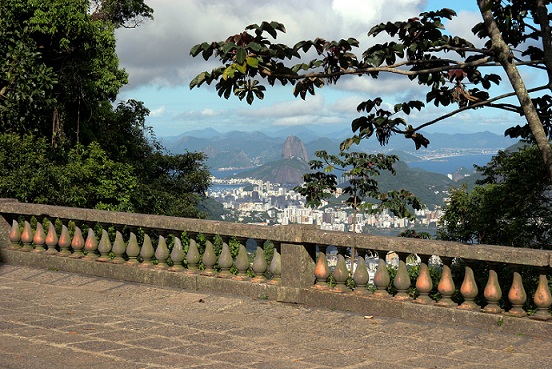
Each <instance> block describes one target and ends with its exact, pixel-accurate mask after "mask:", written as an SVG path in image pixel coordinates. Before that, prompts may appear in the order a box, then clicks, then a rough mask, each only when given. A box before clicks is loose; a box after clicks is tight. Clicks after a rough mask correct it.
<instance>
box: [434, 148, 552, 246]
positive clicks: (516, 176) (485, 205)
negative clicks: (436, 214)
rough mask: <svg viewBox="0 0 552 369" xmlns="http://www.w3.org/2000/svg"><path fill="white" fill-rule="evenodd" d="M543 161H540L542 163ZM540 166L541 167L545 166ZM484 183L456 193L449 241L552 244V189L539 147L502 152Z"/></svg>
mask: <svg viewBox="0 0 552 369" xmlns="http://www.w3.org/2000/svg"><path fill="white" fill-rule="evenodd" d="M536 163H537V164H536ZM539 164H540V165H539ZM477 170H478V171H479V172H480V173H481V175H482V176H483V179H482V180H480V181H478V186H476V187H475V189H474V190H472V191H471V192H468V191H467V189H466V187H461V188H458V189H455V190H454V191H452V192H451V196H450V202H449V204H448V206H447V207H446V209H445V215H444V216H443V217H442V219H441V224H440V229H439V232H438V235H439V237H440V238H443V239H446V240H455V241H461V242H474V243H485V244H493V245H506V246H516V247H531V248H544V249H550V248H552V234H551V233H550V227H551V225H552V198H551V197H550V193H551V192H550V191H551V190H552V188H551V186H550V183H549V181H548V177H547V173H546V170H545V167H544V163H543V162H542V157H541V156H540V153H539V150H538V148H537V147H536V146H527V147H524V148H522V149H520V150H519V151H501V152H499V154H498V155H497V156H495V157H494V158H493V159H492V160H491V162H490V163H489V164H487V165H485V166H483V167H478V168H477Z"/></svg>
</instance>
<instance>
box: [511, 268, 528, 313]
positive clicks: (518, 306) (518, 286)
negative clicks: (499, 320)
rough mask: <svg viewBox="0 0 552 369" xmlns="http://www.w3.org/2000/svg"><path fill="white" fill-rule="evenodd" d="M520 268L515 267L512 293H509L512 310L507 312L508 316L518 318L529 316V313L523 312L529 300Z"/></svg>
mask: <svg viewBox="0 0 552 369" xmlns="http://www.w3.org/2000/svg"><path fill="white" fill-rule="evenodd" d="M519 269H520V267H519V266H514V278H513V281H512V286H511V287H510V291H508V300H510V302H511V303H512V308H511V309H510V310H509V311H508V312H507V314H508V315H511V316H515V317H518V318H521V317H524V316H527V312H525V310H523V304H524V303H525V301H526V300H527V294H526V293H525V288H523V280H522V278H521V274H520V273H519Z"/></svg>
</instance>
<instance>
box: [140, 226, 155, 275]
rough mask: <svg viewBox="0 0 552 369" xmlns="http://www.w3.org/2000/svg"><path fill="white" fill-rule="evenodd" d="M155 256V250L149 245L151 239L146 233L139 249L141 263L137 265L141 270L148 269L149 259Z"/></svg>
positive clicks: (149, 265) (150, 264)
mask: <svg viewBox="0 0 552 369" xmlns="http://www.w3.org/2000/svg"><path fill="white" fill-rule="evenodd" d="M153 255H155V250H154V248H153V245H152V244H151V238H150V236H149V235H148V234H147V233H144V242H143V243H142V248H141V249H140V257H141V258H142V263H141V264H140V265H139V266H140V267H142V268H149V267H151V266H152V263H151V258H152V257H153Z"/></svg>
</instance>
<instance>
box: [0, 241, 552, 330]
mask: <svg viewBox="0 0 552 369" xmlns="http://www.w3.org/2000/svg"><path fill="white" fill-rule="evenodd" d="M289 246H290V247H292V245H289ZM284 247H285V246H284ZM296 250H299V253H300V255H297V254H294V255H295V256H296V257H294V258H293V260H300V259H301V260H302V261H301V262H300V263H299V264H298V267H297V268H293V269H290V270H297V273H299V274H298V275H297V276H296V277H297V278H298V279H299V280H301V278H303V277H302V276H309V275H313V272H312V271H311V270H303V269H301V268H300V266H301V265H303V266H304V265H311V266H312V264H313V261H312V259H311V257H310V256H309V254H308V252H307V249H304V248H296ZM0 261H2V262H4V263H6V264H11V265H20V266H28V267H34V268H42V269H46V270H58V271H64V272H70V273H81V274H84V275H89V276H94V277H102V278H109V279H112V280H119V281H125V282H134V283H144V284H148V285H152V286H155V287H171V288H178V289H185V290H188V291H191V292H201V293H215V294H224V295H233V296H237V297H249V298H254V299H268V300H271V301H279V302H287V303H295V304H304V305H307V306H310V307H317V308H326V309H332V310H341V311H350V312H356V313H360V314H368V315H377V316H382V317H394V318H404V319H408V320H412V321H418V322H433V323H439V324H449V325H451V326H466V327H473V328H480V329H487V330H491V331H497V332H507V333H512V334H523V335H528V336H534V337H541V338H546V339H552V321H547V322H543V321H534V320H530V319H528V318H515V317H510V316H505V315H502V314H496V315H495V314H493V315H490V314H485V313H481V312H473V311H465V310H458V309H454V308H443V307H437V306H431V305H430V306H427V305H420V304H414V303H412V302H410V301H398V300H395V299H393V298H377V297H374V296H372V295H358V294H354V293H351V292H336V291H334V290H331V289H319V288H316V287H310V288H306V287H305V283H302V284H298V285H297V286H293V287H289V286H280V285H277V284H269V283H256V282H252V281H249V280H239V279H236V278H218V277H215V276H207V275H202V274H193V273H188V272H171V271H168V270H166V269H157V268H143V267H138V266H129V265H121V264H112V263H105V262H96V261H86V260H82V259H70V258H66V257H59V256H51V255H45V254H36V253H32V252H22V251H13V250H8V249H0ZM303 281H304V279H303ZM301 286H302V287H301Z"/></svg>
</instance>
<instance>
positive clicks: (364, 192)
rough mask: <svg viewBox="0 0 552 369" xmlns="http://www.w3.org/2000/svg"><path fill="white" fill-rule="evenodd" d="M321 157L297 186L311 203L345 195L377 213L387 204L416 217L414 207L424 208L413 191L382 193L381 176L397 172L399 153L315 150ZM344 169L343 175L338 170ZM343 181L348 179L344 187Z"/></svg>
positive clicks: (352, 203)
mask: <svg viewBox="0 0 552 369" xmlns="http://www.w3.org/2000/svg"><path fill="white" fill-rule="evenodd" d="M315 155H316V156H317V158H318V159H315V160H311V161H310V163H309V165H310V168H311V169H312V170H313V172H312V173H307V174H305V176H304V178H305V183H304V184H303V185H302V186H298V187H296V188H295V190H296V191H298V192H299V193H300V194H301V195H303V196H305V197H306V200H307V205H308V206H311V207H319V206H321V205H323V204H324V202H328V200H329V199H330V198H331V197H338V196H343V197H344V201H343V204H345V205H347V206H349V207H351V208H352V209H353V210H354V211H355V213H356V212H357V211H359V210H360V211H363V212H367V213H369V214H375V213H379V212H381V210H382V209H383V208H387V209H389V210H390V211H391V212H392V213H393V214H394V215H396V216H399V217H401V218H405V217H407V218H409V219H413V218H414V214H412V212H411V209H412V208H413V209H420V208H421V207H422V204H421V202H420V200H419V199H418V198H416V197H415V196H414V195H413V194H412V193H410V192H408V191H405V190H400V191H389V192H386V193H382V192H380V191H379V188H378V182H377V180H376V178H377V176H379V175H380V172H381V171H388V172H390V173H392V174H394V173H395V170H394V169H393V164H394V163H395V162H396V161H397V160H398V157H397V156H395V155H383V154H366V153H360V152H344V151H342V152H341V153H340V154H339V155H330V154H328V153H327V152H325V151H317V152H316V153H315ZM337 171H340V172H341V176H338V175H336V174H335V172H337ZM340 183H344V185H343V186H341V187H340Z"/></svg>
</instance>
